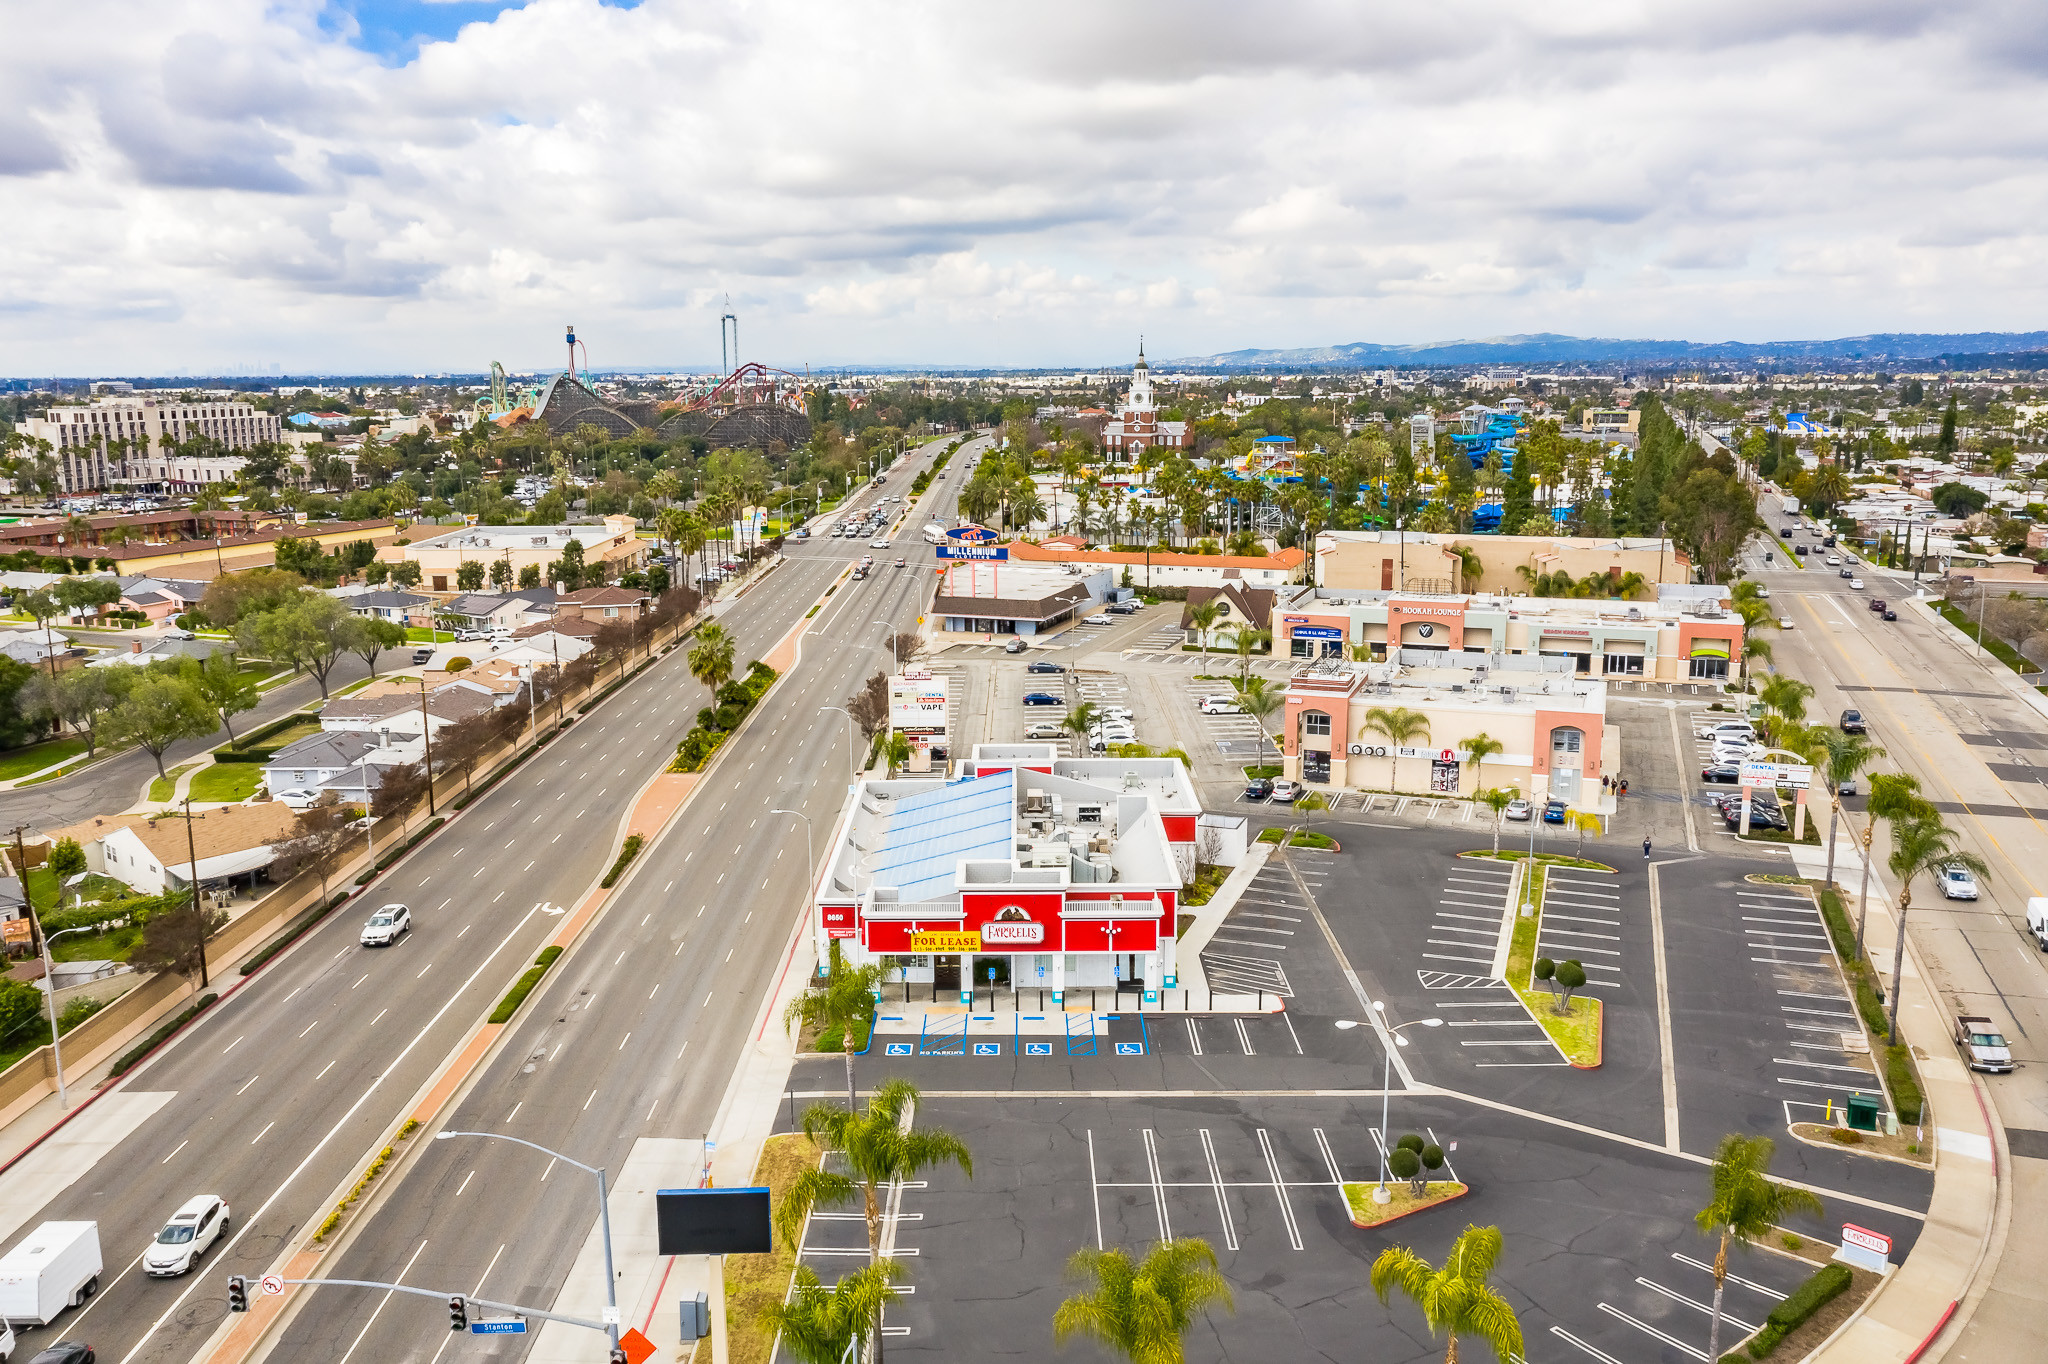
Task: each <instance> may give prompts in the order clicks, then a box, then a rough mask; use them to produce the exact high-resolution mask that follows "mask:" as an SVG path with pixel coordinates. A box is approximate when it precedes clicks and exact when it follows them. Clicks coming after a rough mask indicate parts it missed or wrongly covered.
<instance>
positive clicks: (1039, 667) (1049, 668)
mask: <svg viewBox="0 0 2048 1364" xmlns="http://www.w3.org/2000/svg"><path fill="white" fill-rule="evenodd" d="M1023 642H1024V641H1023V640H1021V639H1020V640H1018V641H1017V643H1019V644H1022V643H1023ZM1024 671H1025V672H1027V673H1063V672H1065V671H1066V669H1065V668H1064V667H1062V666H1061V665H1059V664H1057V663H1047V662H1046V661H1045V660H1044V659H1042V658H1038V659H1033V660H1032V661H1031V662H1029V663H1026V664H1025V665H1024Z"/></svg>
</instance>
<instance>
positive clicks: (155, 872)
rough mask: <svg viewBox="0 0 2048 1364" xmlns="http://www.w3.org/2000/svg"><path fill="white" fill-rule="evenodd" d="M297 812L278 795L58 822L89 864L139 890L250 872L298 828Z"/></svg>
mask: <svg viewBox="0 0 2048 1364" xmlns="http://www.w3.org/2000/svg"><path fill="white" fill-rule="evenodd" d="M297 828H298V819H297V816H295V815H294V814H293V813H292V811H291V810H290V809H288V808H286V807H285V806H284V805H283V804H281V803H279V802H277V801H265V802H262V803H261V804H257V805H223V806H218V807H216V808H214V809H211V810H203V811H195V812H194V813H193V815H192V818H191V820H190V821H189V830H188V822H187V820H186V819H185V817H184V816H183V815H165V816H163V817H161V818H158V817H156V816H153V815H107V816H103V817H101V818H98V819H94V820H92V821H91V822H90V823H87V824H79V825H75V826H73V827H72V828H69V829H58V830H56V831H54V832H53V833H52V834H51V839H52V840H53V841H54V840H56V839H59V838H64V837H67V836H68V837H70V838H75V839H77V840H78V844H79V846H80V847H81V848H83V849H84V851H85V866H86V870H87V871H91V872H96V873H98V874H99V875H101V876H111V877H113V878H114V879H115V880H117V881H119V882H121V883H122V884H123V885H126V886H127V887H128V888H129V889H131V890H133V891H136V892H138V893H139V894H143V895H163V894H166V893H168V892H170V891H174V890H181V889H183V888H184V887H186V886H188V885H190V884H191V878H192V875H193V864H194V861H195V858H196V861H197V864H198V865H197V870H198V876H199V881H200V883H201V884H202V885H204V884H206V883H207V882H211V881H221V880H227V879H229V878H233V877H242V876H246V877H250V878H252V879H253V878H254V877H255V876H256V875H258V874H260V873H261V872H262V871H263V869H264V868H266V867H268V866H269V865H270V864H271V862H272V861H273V860H274V859H275V857H276V852H275V848H276V845H277V844H279V843H282V842H284V841H285V840H287V839H289V838H291V837H292V836H293V835H294V833H296V832H297Z"/></svg>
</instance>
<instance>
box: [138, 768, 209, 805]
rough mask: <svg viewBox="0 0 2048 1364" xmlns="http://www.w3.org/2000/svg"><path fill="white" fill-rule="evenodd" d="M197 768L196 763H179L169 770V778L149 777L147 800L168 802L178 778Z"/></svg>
mask: <svg viewBox="0 0 2048 1364" xmlns="http://www.w3.org/2000/svg"><path fill="white" fill-rule="evenodd" d="M197 766H199V764H198V763H181V764H180V765H179V766H177V767H173V768H172V769H171V770H170V775H169V776H165V777H151V778H150V779H149V799H150V800H153V801H156V800H169V799H170V798H171V791H172V789H173V788H175V787H176V786H177V784H178V778H180V777H182V776H184V775H185V774H186V773H187V772H190V771H191V770H192V769H193V768H195V767H197Z"/></svg>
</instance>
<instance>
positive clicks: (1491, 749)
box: [1458, 729, 1508, 791]
mask: <svg viewBox="0 0 2048 1364" xmlns="http://www.w3.org/2000/svg"><path fill="white" fill-rule="evenodd" d="M1458 747H1459V749H1460V750H1462V751H1463V753H1464V754H1465V761H1466V762H1468V763H1471V764H1472V789H1473V790H1475V791H1477V790H1479V789H1480V787H1479V775H1480V771H1481V769H1482V768H1483V767H1484V765H1485V763H1486V760H1487V759H1488V758H1491V757H1492V756H1493V755H1494V754H1496V753H1505V752H1507V751H1508V746H1507V745H1506V744H1504V743H1502V742H1501V741H1500V740H1498V739H1496V738H1494V737H1493V736H1492V735H1491V734H1488V733H1487V732H1486V731H1485V730H1483V729H1482V730H1481V731H1479V733H1477V734H1474V735H1473V736H1472V737H1471V738H1469V739H1460V740H1458Z"/></svg>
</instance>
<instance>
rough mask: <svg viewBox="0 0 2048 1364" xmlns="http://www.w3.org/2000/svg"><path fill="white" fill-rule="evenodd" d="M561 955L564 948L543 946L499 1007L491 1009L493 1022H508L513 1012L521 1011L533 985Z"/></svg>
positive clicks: (537, 982) (531, 991)
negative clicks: (520, 1008)
mask: <svg viewBox="0 0 2048 1364" xmlns="http://www.w3.org/2000/svg"><path fill="white" fill-rule="evenodd" d="M561 955H562V949H561V948H559V947H544V948H542V949H541V953H540V955H539V956H538V957H535V958H534V959H533V965H532V966H529V967H527V968H526V973H525V974H524V975H522V976H520V977H519V979H518V980H517V981H515V982H513V985H512V988H511V989H509V990H507V991H506V992H505V997H504V998H503V999H501V1000H499V1001H498V1007H497V1008H495V1009H493V1010H491V1022H493V1023H504V1022H507V1021H509V1020H510V1019H511V1017H512V1015H513V1014H515V1013H517V1012H519V1006H520V1005H521V1004H524V1003H525V1002H526V997H527V996H528V995H530V994H532V993H533V987H534V986H536V985H538V984H540V978H541V977H542V976H544V975H546V974H547V973H548V968H549V967H550V966H553V965H554V964H555V959H556V958H557V957H559V956H561Z"/></svg>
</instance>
